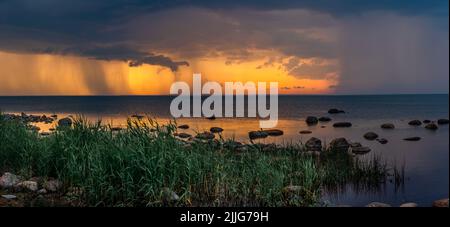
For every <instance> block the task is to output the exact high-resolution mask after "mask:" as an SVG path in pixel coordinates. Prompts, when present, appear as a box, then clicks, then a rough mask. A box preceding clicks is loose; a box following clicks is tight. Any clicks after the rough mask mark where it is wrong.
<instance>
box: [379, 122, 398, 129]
mask: <svg viewBox="0 0 450 227" xmlns="http://www.w3.org/2000/svg"><path fill="white" fill-rule="evenodd" d="M381 128H382V129H394V128H395V125H394V124H392V123H384V124H382V125H381Z"/></svg>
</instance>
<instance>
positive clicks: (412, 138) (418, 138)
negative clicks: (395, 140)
mask: <svg viewBox="0 0 450 227" xmlns="http://www.w3.org/2000/svg"><path fill="white" fill-rule="evenodd" d="M420 139H421V138H420V137H418V136H413V137H406V138H404V139H403V140H406V141H419V140H420Z"/></svg>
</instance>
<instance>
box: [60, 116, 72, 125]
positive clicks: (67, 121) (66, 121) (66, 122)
mask: <svg viewBox="0 0 450 227" xmlns="http://www.w3.org/2000/svg"><path fill="white" fill-rule="evenodd" d="M58 126H59V127H71V126H72V119H70V118H68V117H65V118H62V119H59V121H58Z"/></svg>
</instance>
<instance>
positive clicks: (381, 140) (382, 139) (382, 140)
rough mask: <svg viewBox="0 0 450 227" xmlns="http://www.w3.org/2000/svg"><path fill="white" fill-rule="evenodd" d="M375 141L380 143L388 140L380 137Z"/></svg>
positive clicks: (385, 142)
mask: <svg viewBox="0 0 450 227" xmlns="http://www.w3.org/2000/svg"><path fill="white" fill-rule="evenodd" d="M377 141H378V142H379V143H381V144H387V143H388V142H389V141H388V140H387V139H385V138H380V139H377Z"/></svg>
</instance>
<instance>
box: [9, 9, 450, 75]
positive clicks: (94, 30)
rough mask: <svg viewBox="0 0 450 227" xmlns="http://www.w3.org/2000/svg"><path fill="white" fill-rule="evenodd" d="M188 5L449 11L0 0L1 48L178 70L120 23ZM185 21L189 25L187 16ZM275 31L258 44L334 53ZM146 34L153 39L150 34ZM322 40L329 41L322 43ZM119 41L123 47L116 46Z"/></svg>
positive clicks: (345, 12)
mask: <svg viewBox="0 0 450 227" xmlns="http://www.w3.org/2000/svg"><path fill="white" fill-rule="evenodd" d="M186 7H199V8H206V9H212V10H224V9H251V10H276V9H278V10H283V9H306V10H313V11H318V12H323V13H327V14H330V15H333V16H336V17H340V16H345V15H352V14H359V13H363V12H366V11H373V10H387V11H395V12H397V13H400V14H444V15H445V14H448V1H440V0H431V1H430V0H410V1H389V0H377V1H359V0H341V1H335V0H303V1H287V0H239V1H238V0H227V1H218V0H209V1H203V0H197V1H196V0H191V1H189V0H173V1H165V0H155V1H148V0H129V1H122V0H97V1H92V0H40V1H31V0H1V1H0V29H1V30H0V31H1V32H0V50H6V51H12V52H32V50H36V48H43V47H44V48H48V49H52V50H56V51H54V52H55V53H58V52H59V53H64V52H65V53H67V54H77V53H78V54H79V55H81V56H87V57H92V58H96V59H104V60H126V61H129V63H130V65H132V66H137V65H140V64H160V65H162V66H166V67H169V68H171V69H172V70H176V69H177V68H178V66H180V65H187V62H184V61H181V62H177V61H173V60H171V59H170V58H168V57H166V56H162V55H158V54H154V53H152V52H153V51H152V50H146V51H143V50H141V49H139V48H138V47H131V46H130V45H129V42H130V37H129V35H128V34H127V33H123V32H121V29H120V26H121V25H124V24H126V23H127V22H128V21H130V20H132V19H133V18H136V17H138V16H141V15H146V14H152V13H156V12H162V11H166V10H170V9H181V8H186ZM183 26H187V27H189V26H190V24H189V21H186V23H185V24H183ZM254 26H256V25H254ZM161 28H162V29H164V28H163V27H155V29H156V31H155V32H158V29H161ZM122 29H123V28H122ZM274 37H275V38H272V39H271V40H269V41H268V40H262V41H261V42H259V44H260V45H262V46H263V45H277V46H278V47H277V48H278V49H280V50H281V51H283V52H284V53H286V54H292V55H297V56H298V55H301V54H302V55H308V56H310V55H316V56H317V55H321V56H325V55H330V56H328V57H332V54H333V53H334V52H333V51H329V50H330V48H332V47H331V46H329V47H327V48H324V47H322V48H321V47H318V45H315V44H316V42H315V41H314V40H310V39H306V38H303V37H298V36H292V35H290V34H289V33H288V32H286V33H285V34H283V32H282V31H277V34H276V35H274ZM145 38H149V40H148V42H152V40H151V38H152V37H145ZM167 38H169V39H173V38H172V37H167ZM177 38H178V39H179V40H182V39H183V37H177ZM299 39H300V40H299ZM181 42H182V41H181ZM292 42H297V43H298V45H297V46H292V45H289V44H290V43H292ZM105 44H107V45H109V46H110V47H109V49H108V48H104V47H103V45H105ZM170 45H171V44H170V43H169V44H168V45H167V46H166V48H170ZM325 45H327V43H322V44H321V45H320V46H325ZM121 46H127V48H126V49H125V50H123V49H122V50H120V48H121ZM133 48H134V49H133ZM185 48H186V47H185ZM187 48H188V47H187ZM187 48H186V50H188V49H187ZM147 51H148V52H147ZM195 52H198V50H196V48H191V49H190V53H191V54H195ZM199 54H202V53H199Z"/></svg>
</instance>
